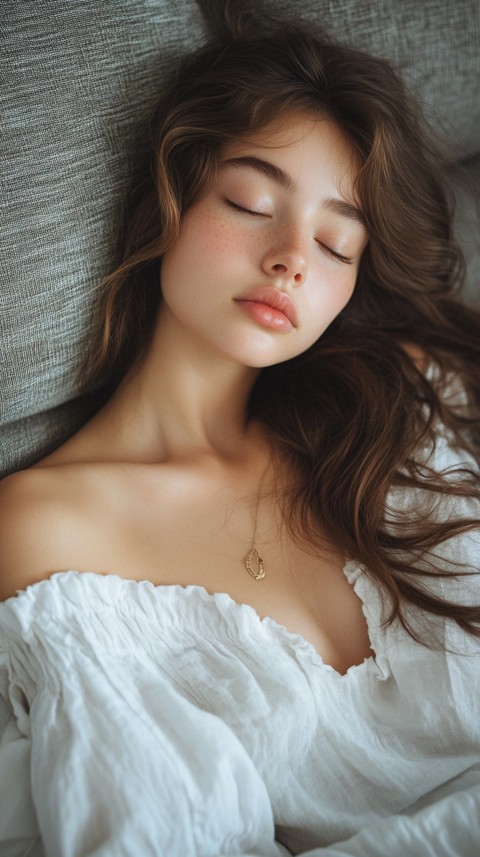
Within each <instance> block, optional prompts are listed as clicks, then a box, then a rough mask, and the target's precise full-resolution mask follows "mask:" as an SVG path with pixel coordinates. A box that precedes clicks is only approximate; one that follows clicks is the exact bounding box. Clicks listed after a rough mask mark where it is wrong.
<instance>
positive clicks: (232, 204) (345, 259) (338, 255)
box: [225, 199, 353, 265]
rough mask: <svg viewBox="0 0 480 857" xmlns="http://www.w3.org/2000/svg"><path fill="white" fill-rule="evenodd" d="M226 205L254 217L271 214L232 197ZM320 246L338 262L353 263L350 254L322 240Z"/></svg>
mask: <svg viewBox="0 0 480 857" xmlns="http://www.w3.org/2000/svg"><path fill="white" fill-rule="evenodd" d="M225 203H226V205H228V206H229V208H233V209H234V211H241V212H243V213H244V214H250V215H251V216H252V217H270V215H269V214H267V213H266V212H263V211H254V210H253V209H251V208H245V206H243V205H239V204H238V203H237V202H233V200H231V199H225ZM317 244H318V246H319V247H320V248H321V249H322V250H323V252H324V253H326V254H327V256H330V257H331V258H332V259H335V260H336V261H337V262H343V264H344V265H352V264H353V259H351V258H350V257H349V256H342V255H341V253H337V252H336V251H335V250H332V248H331V247H329V246H328V245H327V244H323V243H322V241H317Z"/></svg>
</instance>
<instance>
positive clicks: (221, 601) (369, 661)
mask: <svg viewBox="0 0 480 857" xmlns="http://www.w3.org/2000/svg"><path fill="white" fill-rule="evenodd" d="M344 574H345V576H346V577H347V580H348V581H349V583H350V584H351V585H352V586H353V588H354V590H355V592H356V594H357V596H358V597H359V598H360V601H361V603H362V610H363V614H364V616H365V619H366V622H367V625H368V633H369V637H370V644H371V647H372V650H373V652H375V655H373V654H372V655H371V656H370V657H368V658H365V659H364V660H363V661H362V662H361V663H359V664H353V665H352V666H350V667H349V668H348V670H347V671H346V672H345V673H340V672H338V671H337V670H336V669H335V667H333V666H331V665H330V664H327V663H325V661H324V660H323V658H322V656H321V655H320V654H319V653H318V652H317V651H316V649H315V647H314V646H313V644H312V643H310V642H308V641H307V640H306V639H305V638H304V637H303V636H302V635H301V634H298V633H295V632H293V631H290V630H289V629H288V628H286V627H285V625H282V624H281V623H279V622H278V621H277V620H275V619H273V618H271V617H269V616H265V617H261V616H260V615H259V613H257V611H256V609H255V608H254V607H253V606H252V605H250V604H244V603H240V602H238V601H235V600H234V599H233V598H232V597H231V596H230V595H229V594H228V593H225V592H216V593H210V592H208V591H207V589H205V587H204V586H200V585H198V584H189V585H187V586H183V585H181V584H155V583H153V582H152V581H150V580H135V579H132V578H125V577H121V576H119V575H117V574H114V573H106V574H102V573H100V572H93V571H82V572H80V571H77V570H74V569H69V570H66V571H61V572H55V573H54V574H52V575H51V576H50V577H49V578H46V579H45V580H41V581H38V582H37V583H33V584H31V585H30V586H28V587H27V588H26V589H24V590H20V591H19V592H17V594H16V595H15V596H12V597H11V598H8V599H7V600H6V601H4V602H3V603H0V617H1V616H2V613H7V612H10V613H13V614H14V615H15V618H16V620H17V622H20V625H21V627H22V631H23V632H24V633H25V634H27V633H28V628H29V626H30V624H31V622H34V621H35V620H36V619H38V617H39V616H42V615H43V616H51V617H52V618H53V617H54V616H61V615H62V614H63V615H64V616H68V614H69V613H71V612H72V613H74V614H75V616H78V611H79V608H80V609H81V610H82V611H83V613H85V614H88V613H89V614H92V613H96V612H98V610H99V609H105V608H113V609H115V610H117V611H118V612H119V614H121V613H122V612H125V611H128V612H131V611H132V610H133V609H135V608H136V607H139V608H140V609H141V610H142V611H144V612H145V613H146V614H147V615H149V616H150V617H151V618H152V619H154V620H155V619H156V618H157V619H158V615H159V610H160V609H162V622H163V621H164V618H165V615H166V616H168V621H169V622H170V623H171V624H172V625H177V626H178V625H179V624H180V623H183V625H184V627H185V628H190V629H192V628H193V629H195V628H197V629H198V631H199V632H200V633H201V634H202V635H203V636H205V634H207V636H209V637H211V638H215V637H216V636H218V634H220V635H221V636H225V634H226V633H227V634H228V637H229V641H230V644H231V642H232V638H236V639H237V641H238V643H241V642H242V640H245V641H246V640H251V639H252V635H253V636H255V637H257V638H258V637H261V638H263V639H264V640H265V641H266V642H271V643H274V644H276V645H278V646H279V647H280V648H281V649H282V650H283V651H284V652H286V653H287V654H289V655H293V656H295V657H296V659H297V660H298V661H299V662H301V664H302V665H303V666H305V664H306V663H308V664H310V665H311V666H312V667H316V668H317V669H322V670H323V671H325V672H326V673H329V674H331V675H332V676H334V677H336V678H338V679H339V680H345V679H348V678H349V677H351V676H353V675H358V674H362V673H363V672H365V671H366V672H373V673H374V674H375V675H376V677H377V678H379V679H384V678H386V677H387V676H388V675H389V674H390V667H389V663H388V660H387V659H386V657H385V653H384V649H385V640H384V634H385V631H384V630H383V629H382V628H381V622H382V619H383V616H381V615H380V614H381V613H382V604H381V598H380V594H379V592H378V590H377V589H376V588H375V587H374V585H373V583H372V582H371V581H370V580H369V578H368V576H367V575H366V574H365V572H364V570H363V569H362V568H361V566H359V564H358V563H356V562H355V561H353V560H347V562H346V563H345V567H344ZM164 608H165V609H164ZM5 618H6V617H5Z"/></svg>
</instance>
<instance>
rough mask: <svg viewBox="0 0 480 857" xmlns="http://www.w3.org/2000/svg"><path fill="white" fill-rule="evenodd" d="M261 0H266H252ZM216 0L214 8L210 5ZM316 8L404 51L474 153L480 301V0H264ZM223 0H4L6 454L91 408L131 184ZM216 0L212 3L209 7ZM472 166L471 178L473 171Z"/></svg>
mask: <svg viewBox="0 0 480 857" xmlns="http://www.w3.org/2000/svg"><path fill="white" fill-rule="evenodd" d="M250 6H252V3H250ZM200 7H201V8H200ZM253 7H254V9H255V14H261V11H262V8H269V9H270V10H271V9H274V11H275V12H276V13H277V14H280V15H282V14H290V13H291V12H292V11H293V12H294V13H304V14H305V16H307V17H311V18H313V19H314V20H316V21H319V22H321V23H322V24H323V25H324V26H325V28H326V29H328V30H330V31H331V32H332V33H333V34H334V35H336V36H337V37H339V38H342V39H344V40H347V41H350V42H352V43H354V44H357V45H359V46H360V47H363V48H367V49H370V50H372V51H374V52H376V53H378V54H380V55H383V56H386V57H388V58H389V59H391V60H393V61H394V62H396V63H397V64H398V66H399V67H400V68H401V70H402V71H403V72H404V74H405V76H406V78H407V80H408V81H409V82H410V83H411V84H412V85H413V86H414V87H415V88H416V90H417V91H418V93H419V94H420V96H421V98H422V100H423V101H424V102H425V104H426V105H427V109H428V112H429V115H430V119H431V121H432V123H433V124H434V125H435V126H438V128H439V130H440V131H441V133H442V135H443V139H444V148H445V150H447V149H448V150H449V152H450V153H451V155H452V157H454V158H455V159H456V160H460V159H465V158H467V159H468V161H467V162H466V165H465V167H464V169H463V173H462V175H463V178H460V175H461V173H460V170H459V169H458V167H457V168H456V170H455V171H454V173H453V178H454V180H455V186H456V187H457V188H458V197H459V200H460V203H461V204H460V206H459V212H458V220H457V222H458V229H459V234H460V235H461V237H462V239H463V240H464V243H465V247H466V252H467V256H468V259H469V263H470V269H469V270H470V277H469V291H468V299H469V300H471V301H472V302H478V303H480V297H479V295H480V289H479V288H478V286H477V283H478V276H476V272H477V271H478V269H479V261H480V247H479V244H478V238H477V236H478V232H479V229H478V223H479V221H478V214H475V201H476V199H477V198H478V188H479V182H480V175H479V173H480V167H479V164H480V161H479V160H476V156H478V155H479V153H480V101H479V98H478V88H479V55H480V38H479V29H480V6H479V4H478V3H477V2H476V0H458V2H456V3H455V4H451V3H450V2H447V0H441V2H434V0H427V2H423V3H421V2H416V1H415V0H404V2H402V3H397V2H394V0H384V2H366V0H361V2H356V0H329V2H324V0H298V2H292V0H258V2H255V3H253ZM215 8H216V0H200V2H199V3H198V4H197V3H196V2H194V0H156V2H155V0H129V2H123V0H112V2H108V3H102V2H100V0H83V2H71V0H36V2H35V0H24V2H21V3H18V2H16V0H4V3H3V4H2V42H3V44H2V56H3V63H4V64H3V77H2V79H1V80H0V113H1V115H2V120H1V137H2V152H3V154H2V161H3V165H2V187H1V194H0V218H1V223H2V229H1V232H0V266H1V267H0V278H1V289H0V349H1V351H0V448H1V450H2V454H1V462H0V466H1V469H2V471H3V472H4V473H6V472H9V471H11V470H15V469H17V468H20V467H24V466H26V465H28V464H29V463H31V462H33V461H34V460H36V459H38V458H39V457H41V456H42V455H44V454H45V453H46V452H47V451H48V450H49V449H51V448H53V447H54V446H56V445H57V444H58V443H59V442H60V441H61V440H62V439H64V438H65V437H67V436H68V435H69V434H70V433H71V432H72V431H73V430H74V429H75V428H76V427H77V426H79V425H80V424H81V422H82V421H84V420H85V419H86V418H87V417H88V415H89V414H90V412H91V410H92V408H93V407H94V406H95V400H94V398H88V397H87V398H84V399H82V400H79V399H77V396H78V385H77V381H76V370H77V368H78V365H79V362H80V360H81V356H82V353H83V350H84V346H85V343H86V341H87V340H88V337H89V336H90V331H91V324H92V305H93V299H94V296H95V294H96V290H97V288H98V286H99V283H100V281H101V278H102V276H103V275H104V274H105V273H106V271H108V270H109V269H110V268H111V265H112V262H113V260H114V247H115V238H116V231H117V228H118V223H119V212H120V209H121V205H122V199H123V195H124V191H125V188H126V187H127V186H128V185H129V183H130V180H131V177H132V175H134V173H135V170H136V163H137V157H138V155H137V154H136V153H138V150H139V146H140V148H141V139H142V131H143V129H144V127H145V124H144V123H145V120H146V117H147V116H148V114H149V113H150V109H151V106H152V104H153V103H154V102H155V100H156V97H157V94H158V92H159V91H161V87H162V82H163V80H164V78H165V73H166V72H167V71H168V70H169V69H170V67H171V65H172V63H175V62H176V61H177V59H178V56H179V54H181V53H182V52H183V51H184V50H185V49H188V48H191V47H194V46H195V45H197V44H198V43H200V41H202V40H203V38H204V37H205V34H206V30H207V27H206V23H205V22H206V21H208V23H209V24H210V25H211V23H212V21H213V20H214V14H213V13H214V10H215ZM202 11H203V13H204V14H202ZM465 177H466V179H465ZM474 217H477V220H476V221H474V219H473V218H474Z"/></svg>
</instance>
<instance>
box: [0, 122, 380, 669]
mask: <svg viewBox="0 0 480 857" xmlns="http://www.w3.org/2000/svg"><path fill="white" fill-rule="evenodd" d="M245 157H247V158H256V159H257V160H262V161H267V162H268V163H269V164H273V165H274V167H276V168H277V171H278V170H281V171H282V173H283V174H287V175H288V176H289V178H290V180H291V181H290V185H289V186H288V187H287V186H286V185H285V182H284V180H282V181H283V183H281V182H280V181H279V180H278V175H277V176H276V177H273V176H272V175H271V172H272V171H271V170H270V171H269V174H268V175H266V174H264V172H263V171H261V170H260V169H259V167H258V163H257V165H256V166H252V163H251V162H250V163H245V162H244V161H242V162H241V163H239V162H238V159H243V158H245ZM233 161H235V162H233ZM358 168H359V164H358V162H357V159H356V156H355V152H354V150H353V148H352V146H351V144H350V143H349V141H348V140H347V139H346V138H345V137H344V135H343V133H342V132H341V131H340V130H339V129H338V128H337V127H336V126H335V125H334V124H333V123H331V122H330V121H328V120H326V119H324V118H322V117H317V116H310V115H306V114H292V115H289V116H287V117H283V118H282V120H281V121H280V122H279V123H277V124H272V125H271V126H268V127H267V128H266V129H264V130H263V132H262V133H259V134H256V135H255V136H252V137H251V138H250V139H246V138H242V139H240V140H238V141H237V142H236V143H235V144H232V145H229V146H228V147H225V149H224V150H223V151H222V153H221V157H220V165H219V170H218V174H217V177H216V179H215V180H214V182H213V184H212V185H211V187H210V188H208V190H207V191H206V193H205V194H204V195H203V197H202V198H201V199H200V200H198V201H197V202H196V204H195V205H194V206H192V208H191V209H190V210H189V211H188V212H187V213H186V215H185V216H184V218H183V221H182V226H181V232H180V236H179V238H178V240H177V242H176V244H175V245H174V246H173V247H172V248H171V249H170V250H169V251H168V253H167V254H166V255H165V256H164V258H163V260H162V271H161V289H162V296H163V302H162V308H161V311H160V313H159V316H158V319H157V324H156V329H155V334H154V337H153V340H152V343H151V346H150V348H149V351H148V353H147V354H146V356H145V358H144V360H143V362H142V364H141V365H140V366H139V367H137V369H136V370H135V372H130V374H129V375H127V377H126V378H125V379H124V381H123V382H122V383H121V384H120V386H119V388H118V389H117V391H116V393H115V394H114V396H113V397H112V399H111V400H110V401H109V402H108V404H107V405H106V406H105V407H104V408H103V409H102V410H101V411H100V412H99V413H98V414H97V415H96V416H95V417H94V418H93V419H92V420H91V421H90V422H89V423H88V424H87V425H86V426H85V427H84V428H83V429H82V430H81V431H80V432H78V433H77V434H76V435H74V437H73V438H71V439H70V440H69V441H68V442H67V443H66V444H65V445H64V446H62V447H60V448H59V449H58V450H57V451H56V452H54V453H53V454H52V455H51V456H48V457H47V458H45V459H43V460H42V461H41V462H39V463H38V464H37V465H35V467H33V468H30V469H29V470H26V471H23V472H21V473H18V474H15V475H14V476H12V477H9V478H8V479H6V480H4V482H3V483H2V486H1V491H0V504H1V505H2V507H3V515H2V524H1V525H0V545H2V547H1V555H0V566H1V574H0V598H2V599H4V598H7V597H10V596H12V595H13V594H14V593H15V592H16V591H17V590H19V589H24V588H25V587H26V586H27V585H29V584H32V583H35V582H37V581H38V580H41V579H45V578H48V577H49V576H50V575H51V574H52V573H54V572H56V571H62V570H67V569H75V570H78V571H95V572H98V573H102V574H105V573H113V574H117V575H120V576H122V577H125V578H128V579H135V580H145V579H148V580H151V581H152V582H153V583H155V584H156V585H168V584H180V585H182V586H186V585H189V584H196V585H199V586H203V587H205V588H206V589H207V590H208V591H209V592H212V593H213V592H219V591H220V592H227V593H228V594H229V595H230V596H231V597H232V598H233V599H234V600H235V601H237V602H239V603H246V604H250V605H251V606H252V607H254V609H255V610H256V611H257V613H258V615H259V616H270V617H271V618H273V619H275V620H276V621H278V622H279V623H280V624H283V625H285V626H286V627H287V628H288V629H289V630H290V631H292V632H293V633H297V634H301V635H302V636H304V638H305V639H306V640H308V641H309V642H311V643H312V645H313V646H314V647H315V648H316V650H317V652H318V653H319V654H320V655H321V657H322V658H323V660H324V661H325V662H326V663H329V664H331V665H332V666H333V667H334V668H335V669H337V670H338V671H339V672H342V673H343V672H345V671H346V670H347V669H348V667H350V666H351V665H353V664H357V663H361V662H362V661H363V660H364V658H365V657H369V656H370V655H371V654H372V652H371V648H370V643H369V638H368V632H367V627H366V624H365V619H364V617H363V613H362V605H361V603H360V600H359V599H358V597H357V595H356V594H355V593H354V591H353V589H352V588H351V586H350V584H349V583H348V581H347V579H346V577H345V575H344V573H343V567H344V557H343V555H342V553H341V552H339V551H338V549H335V548H334V547H333V546H332V545H331V544H330V543H329V542H328V539H326V538H325V549H324V551H323V552H322V554H321V555H319V553H318V551H317V552H316V553H315V554H313V553H312V551H311V550H310V549H309V547H308V546H307V545H299V544H296V543H294V542H293V540H292V538H291V536H290V535H289V533H288V532H287V530H286V528H285V526H284V523H283V521H282V515H281V510H280V506H279V504H278V503H275V502H273V501H272V499H271V497H270V498H269V497H268V493H269V491H271V490H272V488H273V487H274V485H275V486H276V487H279V486H280V487H282V486H283V485H285V484H288V482H289V480H290V479H291V474H290V475H289V474H288V472H287V470H286V468H285V466H284V465H283V464H282V461H281V460H280V459H279V457H278V454H276V453H275V450H272V449H271V447H270V446H269V444H268V443H267V439H266V437H265V436H264V433H263V430H262V427H261V426H259V425H256V424H254V423H250V424H248V425H247V426H246V425H245V408H246V403H247V400H248V396H249V393H250V390H251V388H252V384H253V383H254V381H255V378H256V377H257V374H258V372H259V371H260V370H261V368H262V367H264V366H268V365H272V364H274V363H279V362H283V361H284V360H288V359H290V358H291V357H293V356H295V355H297V354H299V353H301V352H303V351H304V350H305V349H306V348H308V347H309V345H311V344H312V343H313V342H314V341H315V340H316V339H318V337H319V336H321V335H322V333H323V332H324V330H325V329H326V328H327V327H328V325H329V324H330V322H331V321H332V320H333V319H334V318H335V317H336V315H337V314H338V313H339V312H340V311H341V310H342V309H343V307H344V306H345V305H346V303H347V302H348V300H349V298H350V297H351V294H352V292H353V289H354V286H355V280H356V276H357V272H358V266H359V263H360V259H361V255H362V252H363V250H364V248H365V246H366V243H367V240H368V236H367V233H366V229H365V227H364V225H363V224H362V222H361V220H360V219H358V217H357V216H352V210H351V209H348V216H347V215H346V213H345V210H342V211H339V210H338V200H342V201H343V205H344V206H345V203H346V204H348V205H350V206H352V207H353V206H356V202H355V198H354V192H353V188H354V181H355V176H356V174H357V172H358ZM332 200H336V201H337V203H334V204H333V205H332V203H331V201H332ZM335 205H336V206H337V207H335ZM340 257H342V258H340ZM345 259H348V261H345ZM258 286H263V287H268V288H269V289H275V290H278V291H279V292H284V293H285V294H288V295H289V297H290V298H291V300H292V301H293V304H294V306H295V310H296V315H297V320H296V324H295V326H293V327H292V326H291V325H290V326H287V328H285V326H283V327H281V328H278V329H275V328H272V327H269V326H266V325H265V324H263V323H261V322H259V321H258V320H256V319H254V318H252V317H251V316H250V315H249V314H248V313H247V312H246V311H245V308H244V305H243V304H242V303H239V299H241V298H243V297H244V296H245V295H246V294H247V293H248V292H249V290H250V289H252V288H255V287H258ZM274 475H275V480H276V481H275V482H274ZM260 488H261V491H260ZM259 491H260V494H261V501H260V502H259V506H258V527H257V543H258V546H259V549H260V550H261V553H262V555H263V558H264V560H265V566H266V570H267V576H266V578H265V580H263V581H262V582H261V583H258V582H256V581H254V580H253V579H252V578H251V577H250V576H249V575H248V574H247V572H246V570H245V568H244V566H243V557H244V556H245V554H246V553H247V551H248V549H249V547H250V545H251V540H252V534H253V521H254V515H255V498H256V497H257V496H258V495H259Z"/></svg>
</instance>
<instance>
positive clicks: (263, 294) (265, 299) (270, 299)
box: [235, 286, 297, 327]
mask: <svg viewBox="0 0 480 857" xmlns="http://www.w3.org/2000/svg"><path fill="white" fill-rule="evenodd" d="M235 300H236V301H238V302H243V301H249V302H252V303H258V304H266V305H267V306H269V307H272V309H276V310H278V311H279V312H282V313H283V314H284V315H285V316H286V317H287V318H288V320H289V322H290V324H292V325H293V327H296V326H297V313H296V310H295V304H294V303H293V301H292V299H291V298H290V297H289V296H288V295H287V294H285V292H280V291H279V290H278V289H276V288H275V287H274V286H259V287H257V288H255V289H251V290H250V291H249V292H246V293H245V294H244V295H242V296H241V297H239V298H235Z"/></svg>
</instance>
